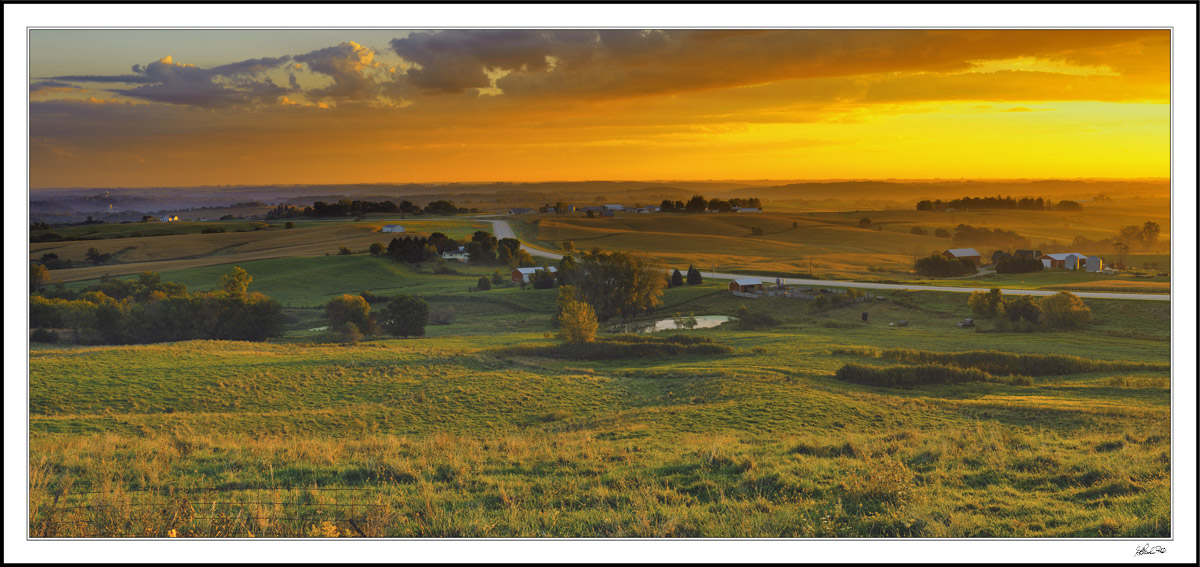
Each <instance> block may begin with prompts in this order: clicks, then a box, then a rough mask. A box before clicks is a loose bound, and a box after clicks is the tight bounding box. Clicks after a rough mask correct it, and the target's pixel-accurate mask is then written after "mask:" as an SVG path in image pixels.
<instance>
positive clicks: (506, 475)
mask: <svg viewBox="0 0 1200 567" xmlns="http://www.w3.org/2000/svg"><path fill="white" fill-rule="evenodd" d="M464 277H465V276H464ZM255 281H256V283H257V282H258V280H257V279H256V280H255ZM720 287H721V286H720V285H719V284H706V285H704V286H699V287H684V288H677V289H672V290H668V291H667V295H666V297H665V300H666V305H665V306H664V308H663V309H662V310H661V311H660V313H661V314H662V315H669V313H672V312H674V311H683V312H685V313H686V312H695V313H696V314H726V315H729V314H733V312H734V309H736V307H737V306H738V305H740V302H739V301H738V300H736V298H732V297H730V296H728V294H724V293H722V292H721V291H720ZM553 293H554V292H553V290H545V291H541V290H536V291H535V290H518V289H507V290H497V291H496V294H495V295H487V294H483V293H477V294H465V293H458V294H449V293H448V292H447V293H446V294H442V295H438V294H431V296H430V302H431V304H432V305H434V306H437V305H439V304H441V305H450V304H453V305H458V306H460V307H462V309H461V310H460V312H459V318H458V320H457V321H456V322H454V323H453V324H451V325H445V326H430V327H429V330H430V333H431V336H430V337H427V338H422V339H408V340H398V339H378V340H370V341H367V342H364V343H361V344H357V345H349V346H347V345H335V344H325V343H321V342H312V341H318V340H319V337H316V336H311V337H308V338H305V336H304V335H303V333H300V332H297V333H295V334H293V335H292V336H290V337H286V338H285V339H284V340H281V341H278V342H276V343H265V344H264V343H239V342H215V341H196V342H187V343H173V344H162V345H147V346H129V347H78V346H34V347H33V349H32V350H31V353H30V427H31V439H30V476H31V486H30V490H31V492H30V518H29V521H30V530H31V533H32V535H34V536H35V537H36V536H61V537H70V536H118V537H125V536H154V537H167V536H172V535H176V536H180V537H187V536H218V537H246V536H256V537H263V536H310V535H311V536H331V535H338V536H363V535H366V536H371V537H376V536H397V537H415V536H467V537H475V536H479V537H504V536H530V537H543V536H552V537H593V536H598V537H610V536H616V537H675V536H685V537H780V536H782V537H826V536H836V537H870V536H903V537H908V536H917V537H1042V536H1049V537H1096V536H1121V537H1157V536H1166V535H1169V534H1170V530H1171V526H1170V505H1169V502H1170V484H1169V474H1170V439H1169V435H1170V411H1169V410H1170V374H1169V372H1168V371H1166V370H1164V369H1163V367H1164V366H1165V365H1167V364H1169V362H1170V343H1169V334H1168V328H1169V316H1164V315H1166V314H1168V313H1169V306H1163V305H1158V304H1156V303H1152V302H1130V301H1092V300H1089V301H1088V302H1087V303H1088V305H1090V306H1091V307H1092V309H1093V312H1094V316H1095V319H1096V321H1095V323H1094V324H1093V325H1092V326H1091V327H1090V328H1089V329H1088V330H1086V331H1076V332H1043V333H1033V334H1023V333H996V332H986V331H988V329H987V327H986V324H985V325H984V326H983V328H981V329H980V331H984V332H976V331H975V330H971V329H960V328H957V327H955V326H954V325H953V322H954V321H955V320H957V318H961V317H963V316H969V312H968V311H967V309H966V306H965V299H964V298H963V297H961V296H957V295H953V294H938V293H932V292H919V293H908V294H899V295H897V296H893V298H892V299H891V300H889V301H884V302H878V303H872V304H858V305H853V306H849V307H845V308H840V309H832V310H829V311H826V312H813V311H812V310H811V309H810V306H809V304H808V302H804V301H799V300H784V299H780V300H778V301H772V300H759V301H757V302H749V303H750V305H749V307H751V308H752V309H756V310H763V311H768V312H770V313H771V314H772V315H774V316H775V317H776V318H778V319H779V320H780V325H779V326H777V327H774V328H770V329H765V330H759V331H737V330H732V329H725V328H719V329H715V330H704V331H692V332H689V333H687V334H690V335H698V336H703V337H708V338H711V339H713V340H715V341H717V342H718V343H723V344H725V345H728V347H729V349H726V351H716V350H714V351H712V352H713V353H712V354H695V355H691V354H682V355H668V356H660V357H649V358H628V357H615V358H613V359H609V360H570V359H561V358H546V357H541V356H535V355H531V354H530V352H531V347H538V346H549V345H553V344H555V343H556V342H557V341H556V340H555V339H553V338H551V335H550V333H552V332H553V329H552V328H551V327H550V325H549V315H548V309H549V308H550V306H551V305H552V304H553ZM484 298H487V301H484ZM469 305H474V307H467V306H469ZM1164 309H1166V312H1164V311H1163V310H1164ZM862 311H869V313H870V315H871V321H872V323H871V324H869V325H864V324H862V323H859V322H858V319H859V315H860V313H861V312H862ZM900 318H903V319H906V320H909V321H910V324H909V326H907V327H903V328H895V327H888V326H887V325H886V322H887V321H891V320H895V319H900ZM895 347H901V348H906V349H914V350H917V351H938V352H945V353H951V352H964V351H1002V352H1008V353H1029V354H1038V355H1069V356H1073V357H1081V358H1083V359H1088V360H1097V361H1114V362H1121V361H1138V362H1146V363H1152V364H1155V365H1157V366H1154V367H1152V368H1151V369H1139V370H1122V369H1116V368H1117V367H1116V366H1111V365H1110V366H1105V365H1097V366H1095V367H1096V368H1102V369H1101V370H1095V371H1089V372H1077V373H1070V374H1056V375H1051V376H1037V377H1034V378H1033V379H1032V385H1014V384H1009V383H993V382H968V383H959V384H947V385H928V386H917V387H913V388H911V389H894V388H882V387H870V386H863V385H858V384H852V383H847V382H842V381H839V380H837V379H836V378H835V377H834V375H835V372H836V371H837V370H838V369H839V368H841V367H842V366H844V365H846V364H850V363H853V364H860V365H868V366H886V365H892V364H896V362H897V361H896V360H892V359H887V358H879V357H876V356H875V355H876V354H877V351H876V349H880V348H895ZM532 352H536V348H534V349H533V350H532Z"/></svg>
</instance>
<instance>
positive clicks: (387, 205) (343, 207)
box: [266, 199, 472, 220]
mask: <svg viewBox="0 0 1200 567" xmlns="http://www.w3.org/2000/svg"><path fill="white" fill-rule="evenodd" d="M469 212H472V211H471V210H470V209H467V208H466V207H459V206H456V205H455V204H454V201H447V200H437V201H432V202H430V203H428V204H426V205H425V206H424V207H420V206H418V205H415V204H413V203H412V202H410V201H400V203H396V202H393V201H360V200H350V199H341V200H339V201H337V202H335V203H327V202H325V201H314V202H313V204H312V205H311V206H308V207H304V208H303V209H301V208H299V207H296V206H294V205H277V206H276V207H275V208H274V209H271V210H269V211H267V214H266V220H274V219H285V218H295V217H312V218H326V217H345V216H361V215H365V214H367V213H388V214H401V215H405V214H408V215H421V214H427V215H439V216H453V215H456V214H464V213H469Z"/></svg>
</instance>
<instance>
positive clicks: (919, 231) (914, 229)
mask: <svg viewBox="0 0 1200 567" xmlns="http://www.w3.org/2000/svg"><path fill="white" fill-rule="evenodd" d="M908 232H909V234H915V235H917V236H928V235H929V231H928V230H925V229H923V228H921V227H919V226H914V227H912V228H910V229H908Z"/></svg>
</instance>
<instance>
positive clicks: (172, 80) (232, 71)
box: [52, 55, 291, 108]
mask: <svg viewBox="0 0 1200 567" xmlns="http://www.w3.org/2000/svg"><path fill="white" fill-rule="evenodd" d="M289 59H291V58H290V57H288V56H286V55H285V56H283V57H262V58H258V59H247V60H245V61H240V62H237V63H229V64H226V65H220V66H217V67H212V68H208V69H205V68H201V67H197V66H195V65H188V64H183V63H176V62H174V60H172V58H171V56H169V55H168V56H166V57H163V58H162V59H159V60H158V61H155V62H153V63H149V64H147V65H134V66H133V68H132V70H133V72H134V74H133V75H70V76H60V77H52V80H66V81H81V82H82V81H86V82H97V83H124V84H136V85H141V86H138V87H133V88H115V89H110V90H111V91H112V92H114V93H116V94H120V95H124V96H128V97H132V98H137V99H141V100H147V101H152V102H162V103H169V104H180V105H187V106H198V107H203V108H224V107H231V106H239V105H246V104H251V103H262V102H271V101H274V100H277V99H278V98H279V97H280V96H282V95H284V94H286V93H288V92H289V90H288V89H286V88H283V87H280V86H279V85H276V84H275V83H274V82H273V81H271V79H269V78H267V77H266V75H265V73H266V72H267V71H269V70H271V69H275V68H277V67H279V66H281V65H283V64H284V63H286V62H287V61H288V60H289Z"/></svg>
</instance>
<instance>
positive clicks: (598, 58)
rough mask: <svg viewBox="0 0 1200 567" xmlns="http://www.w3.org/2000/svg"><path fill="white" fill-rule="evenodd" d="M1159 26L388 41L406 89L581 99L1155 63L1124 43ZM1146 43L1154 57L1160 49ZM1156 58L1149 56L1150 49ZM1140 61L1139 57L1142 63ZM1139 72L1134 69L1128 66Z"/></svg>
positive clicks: (1141, 39)
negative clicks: (1018, 63) (1122, 57)
mask: <svg viewBox="0 0 1200 567" xmlns="http://www.w3.org/2000/svg"><path fill="white" fill-rule="evenodd" d="M1164 34H1165V32H1164V31H1163V30H667V31H654V30H599V31H597V30H449V31H443V32H436V33H414V34H412V35H410V36H408V37H405V38H399V39H394V40H392V42H391V48H392V50H393V51H395V52H396V54H397V55H399V56H400V57H402V58H404V59H405V60H406V61H409V62H411V63H415V64H416V65H418V66H419V68H414V69H410V70H409V71H408V76H407V79H408V82H409V84H410V85H412V86H414V87H417V88H420V89H425V90H428V91H431V92H444V93H457V92H463V91H465V90H468V89H473V88H486V87H489V86H491V78H490V77H489V71H490V72H492V73H493V74H495V73H496V72H497V71H503V72H507V74H506V75H505V76H504V77H502V78H500V79H498V80H497V81H496V86H498V87H499V88H500V89H501V90H503V91H504V93H505V94H507V95H510V96H556V95H562V96H579V97H584V98H591V99H603V98H612V97H626V96H642V95H652V94H673V93H681V92H688V91H697V90H707V89H714V88H725V87H734V86H745V85H754V84H762V83H768V82H774V81H781V80H789V79H813V78H830V77H854V76H861V75H870V74H881V73H934V74H953V73H961V72H964V71H968V70H970V69H971V68H972V67H973V66H974V65H975V62H977V61H985V60H995V59H1010V58H1017V57H1037V58H1044V59H1057V60H1061V61H1079V62H1092V61H1096V60H1098V58H1097V57H1095V56H1092V54H1093V53H1103V54H1105V55H1108V56H1111V55H1112V54H1113V53H1117V52H1124V53H1137V54H1139V55H1143V56H1142V57H1140V58H1133V57H1127V58H1126V59H1128V60H1129V61H1131V63H1130V66H1131V68H1132V61H1138V62H1140V63H1141V64H1142V65H1149V66H1152V67H1153V68H1156V69H1165V68H1166V65H1167V64H1168V62H1167V60H1166V58H1164V57H1149V58H1147V57H1145V56H1144V55H1145V51H1144V50H1139V49H1133V48H1130V46H1131V45H1132V46H1142V45H1147V46H1149V45H1153V44H1155V42H1158V43H1161V42H1163V36H1164ZM1161 51H1162V50H1161V49H1158V52H1161ZM1158 54H1161V53H1158ZM1147 60H1149V61H1147ZM1139 69H1140V68H1139Z"/></svg>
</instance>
